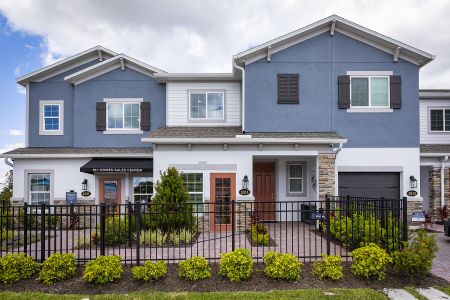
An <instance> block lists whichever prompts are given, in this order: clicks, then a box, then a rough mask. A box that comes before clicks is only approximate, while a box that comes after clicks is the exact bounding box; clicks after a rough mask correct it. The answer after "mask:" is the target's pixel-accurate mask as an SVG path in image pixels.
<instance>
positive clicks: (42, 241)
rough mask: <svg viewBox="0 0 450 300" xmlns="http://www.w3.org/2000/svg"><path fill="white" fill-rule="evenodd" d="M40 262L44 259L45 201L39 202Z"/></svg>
mask: <svg viewBox="0 0 450 300" xmlns="http://www.w3.org/2000/svg"><path fill="white" fill-rule="evenodd" d="M40 239H41V263H43V262H44V260H45V203H42V204H41V236H40Z"/></svg>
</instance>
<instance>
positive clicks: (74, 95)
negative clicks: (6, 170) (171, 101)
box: [29, 61, 166, 147]
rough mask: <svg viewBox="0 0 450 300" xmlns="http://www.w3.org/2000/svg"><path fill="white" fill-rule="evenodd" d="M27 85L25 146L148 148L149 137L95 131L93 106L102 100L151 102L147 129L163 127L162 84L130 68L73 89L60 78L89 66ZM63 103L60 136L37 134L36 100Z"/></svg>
mask: <svg viewBox="0 0 450 300" xmlns="http://www.w3.org/2000/svg"><path fill="white" fill-rule="evenodd" d="M95 63H98V61H93V62H90V63H88V64H85V65H83V66H80V67H77V68H74V69H72V70H70V71H67V72H64V73H63V74H59V75H57V76H54V77H52V78H49V79H47V80H45V81H43V82H36V83H31V84H30V107H29V147H149V146H151V145H150V144H149V143H142V142H141V138H142V137H143V136H146V135H148V134H149V132H144V133H143V134H121V135H117V134H115V135H106V134H103V132H99V131H96V109H95V106H96V103H97V102H101V101H103V99H104V98H121V97H122V98H143V99H144V101H149V102H151V116H150V118H151V119H150V121H151V130H153V129H156V128H158V127H161V126H164V125H165V118H166V104H165V101H166V100H165V97H166V96H165V93H166V88H165V84H160V83H157V82H156V81H155V80H154V79H153V78H151V77H149V76H147V75H144V74H142V73H139V72H137V71H135V70H133V69H130V68H126V70H125V71H122V70H121V69H120V68H119V69H116V70H113V71H110V72H108V73H106V74H103V75H101V76H98V77H96V78H93V79H91V80H88V81H86V82H83V83H81V84H79V85H76V86H73V85H71V84H69V83H67V82H65V81H64V77H65V76H67V75H69V74H73V73H75V72H77V71H79V70H81V69H84V68H86V67H88V66H90V65H93V64H95ZM40 100H64V135H61V136H40V135H39V101H40Z"/></svg>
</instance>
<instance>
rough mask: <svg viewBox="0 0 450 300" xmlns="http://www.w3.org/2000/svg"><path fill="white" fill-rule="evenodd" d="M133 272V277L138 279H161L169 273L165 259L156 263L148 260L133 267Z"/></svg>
mask: <svg viewBox="0 0 450 300" xmlns="http://www.w3.org/2000/svg"><path fill="white" fill-rule="evenodd" d="M131 273H133V277H134V278H135V279H138V280H143V281H154V280H159V279H160V278H162V277H163V276H165V275H166V274H167V263H166V262H165V261H163V260H161V261H158V262H155V263H153V262H151V261H150V260H147V261H146V262H145V263H144V265H143V266H136V267H133V268H132V269H131Z"/></svg>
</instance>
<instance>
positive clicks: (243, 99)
mask: <svg viewBox="0 0 450 300" xmlns="http://www.w3.org/2000/svg"><path fill="white" fill-rule="evenodd" d="M233 65H234V67H235V68H236V69H239V70H241V72H242V88H241V92H242V96H241V98H242V101H241V102H242V109H241V120H242V125H241V126H242V133H245V69H244V68H243V67H240V66H238V65H237V64H236V61H235V60H233Z"/></svg>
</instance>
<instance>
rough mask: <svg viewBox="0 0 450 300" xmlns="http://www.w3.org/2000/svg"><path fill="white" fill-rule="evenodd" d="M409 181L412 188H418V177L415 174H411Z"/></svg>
mask: <svg viewBox="0 0 450 300" xmlns="http://www.w3.org/2000/svg"><path fill="white" fill-rule="evenodd" d="M409 181H410V183H411V188H412V189H415V188H417V179H416V178H415V177H414V176H413V175H411V176H409Z"/></svg>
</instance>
